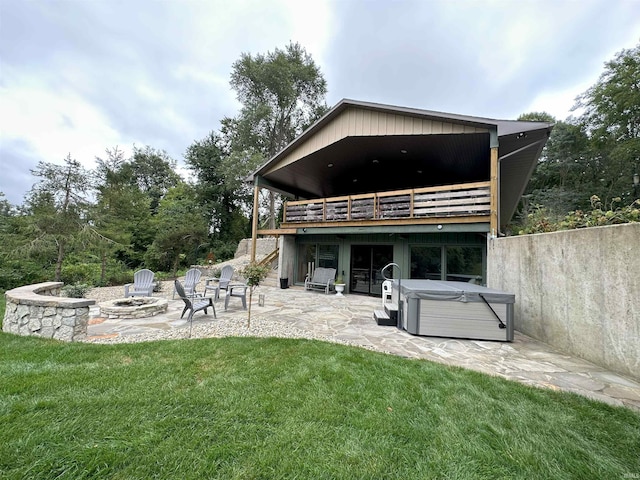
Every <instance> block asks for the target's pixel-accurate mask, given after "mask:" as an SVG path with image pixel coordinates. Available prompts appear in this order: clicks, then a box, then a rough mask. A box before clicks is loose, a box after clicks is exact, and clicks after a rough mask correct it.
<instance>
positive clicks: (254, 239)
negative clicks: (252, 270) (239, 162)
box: [251, 183, 260, 262]
mask: <svg viewBox="0 0 640 480" xmlns="http://www.w3.org/2000/svg"><path fill="white" fill-rule="evenodd" d="M259 196H260V187H259V186H258V184H257V183H256V185H255V186H254V187H253V221H252V223H251V262H255V261H256V248H257V244H258V213H259V208H258V207H259V205H260V201H259Z"/></svg>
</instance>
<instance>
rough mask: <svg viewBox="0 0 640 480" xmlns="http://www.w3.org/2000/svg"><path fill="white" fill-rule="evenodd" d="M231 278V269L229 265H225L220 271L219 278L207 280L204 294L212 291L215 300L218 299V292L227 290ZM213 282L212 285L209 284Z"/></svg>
mask: <svg viewBox="0 0 640 480" xmlns="http://www.w3.org/2000/svg"><path fill="white" fill-rule="evenodd" d="M232 276H233V267H232V266H231V265H225V266H224V267H222V270H221V271H220V278H210V279H208V280H207V282H206V285H205V287H204V293H205V295H206V294H207V291H208V290H213V291H214V292H215V293H214V298H215V300H218V299H219V298H220V290H227V289H228V288H229V282H230V281H231V277H232ZM211 282H213V284H212V283H211Z"/></svg>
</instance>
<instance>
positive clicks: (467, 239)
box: [280, 232, 486, 293]
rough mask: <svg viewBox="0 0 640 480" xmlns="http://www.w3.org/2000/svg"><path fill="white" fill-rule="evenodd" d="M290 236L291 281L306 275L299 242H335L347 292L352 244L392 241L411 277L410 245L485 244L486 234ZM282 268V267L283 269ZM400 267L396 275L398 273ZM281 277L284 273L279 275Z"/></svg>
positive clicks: (395, 258) (404, 274) (396, 258)
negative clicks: (300, 269) (299, 267)
mask: <svg viewBox="0 0 640 480" xmlns="http://www.w3.org/2000/svg"><path fill="white" fill-rule="evenodd" d="M285 237H286V238H288V239H290V240H289V241H291V242H293V243H292V244H291V247H290V251H291V253H290V254H289V253H287V255H291V257H290V258H289V260H288V261H290V262H291V265H292V267H291V268H292V271H291V275H290V276H289V284H292V283H293V282H295V283H296V284H298V285H301V284H302V283H303V282H304V277H303V278H298V277H296V276H295V273H294V272H295V267H296V263H295V262H297V261H298V259H297V258H296V255H297V245H299V244H309V243H310V244H335V245H338V246H339V254H338V255H339V258H338V269H337V272H338V273H342V272H344V282H345V283H346V285H347V290H346V292H347V293H349V285H350V284H351V275H350V274H351V246H352V245H392V246H393V261H394V262H395V263H397V264H398V265H399V266H400V269H401V272H402V277H403V278H409V273H410V271H411V265H410V262H411V246H413V245H429V246H431V245H432V246H443V245H449V246H480V247H485V246H486V240H485V234H484V233H478V232H471V233H470V232H457V233H402V234H388V233H375V234H341V235H340V236H336V235H316V234H313V235H298V236H295V237H294V236H292V235H287V236H283V237H282V238H285ZM280 256H281V257H282V256H283V250H282V248H281V250H280ZM280 271H281V272H282V270H280ZM397 274H398V272H397V270H396V271H395V272H394V275H397ZM280 276H281V277H282V274H281V275H280Z"/></svg>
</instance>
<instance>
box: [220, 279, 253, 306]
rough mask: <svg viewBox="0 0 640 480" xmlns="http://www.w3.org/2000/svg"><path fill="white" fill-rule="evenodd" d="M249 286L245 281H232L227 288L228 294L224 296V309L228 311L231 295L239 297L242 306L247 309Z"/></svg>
mask: <svg viewBox="0 0 640 480" xmlns="http://www.w3.org/2000/svg"><path fill="white" fill-rule="evenodd" d="M247 288H249V287H248V286H247V285H245V284H244V283H242V284H240V283H232V284H230V285H229V287H228V290H227V296H226V297H224V310H225V312H226V311H227V307H228V306H229V299H230V298H231V297H238V298H240V300H242V308H244V309H245V310H246V309H247Z"/></svg>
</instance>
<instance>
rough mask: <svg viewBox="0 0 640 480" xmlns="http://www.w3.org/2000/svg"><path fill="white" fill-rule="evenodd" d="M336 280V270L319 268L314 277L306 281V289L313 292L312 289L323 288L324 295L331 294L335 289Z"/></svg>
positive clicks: (314, 272)
mask: <svg viewBox="0 0 640 480" xmlns="http://www.w3.org/2000/svg"><path fill="white" fill-rule="evenodd" d="M335 278H336V269H335V268H325V267H318V268H316V269H315V270H314V271H313V276H312V277H309V275H307V278H305V280H304V289H305V290H311V289H312V288H322V289H324V293H327V294H328V293H329V291H330V290H332V289H333V288H334V287H333V285H334V282H335Z"/></svg>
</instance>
